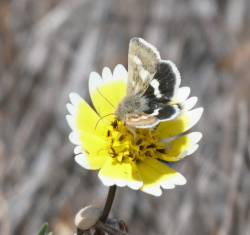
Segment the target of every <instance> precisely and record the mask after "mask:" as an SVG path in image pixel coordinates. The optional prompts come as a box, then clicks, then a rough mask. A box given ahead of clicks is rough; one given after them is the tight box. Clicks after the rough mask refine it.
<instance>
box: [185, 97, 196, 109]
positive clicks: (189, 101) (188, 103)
mask: <svg viewBox="0 0 250 235" xmlns="http://www.w3.org/2000/svg"><path fill="white" fill-rule="evenodd" d="M197 101H198V98H197V97H196V96H193V97H190V98H189V99H187V100H186V101H185V102H184V103H183V104H182V105H183V108H184V110H186V111H189V110H191V109H192V108H193V107H194V106H195V105H196V103H197Z"/></svg>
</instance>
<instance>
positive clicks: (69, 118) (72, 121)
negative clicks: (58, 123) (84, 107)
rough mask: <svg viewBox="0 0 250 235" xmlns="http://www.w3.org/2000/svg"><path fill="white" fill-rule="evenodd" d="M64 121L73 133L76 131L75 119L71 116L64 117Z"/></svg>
mask: <svg viewBox="0 0 250 235" xmlns="http://www.w3.org/2000/svg"><path fill="white" fill-rule="evenodd" d="M66 119H67V121H68V124H69V126H70V127H71V129H72V130H73V131H75V130H77V126H76V119H75V117H73V116H71V115H67V116H66Z"/></svg>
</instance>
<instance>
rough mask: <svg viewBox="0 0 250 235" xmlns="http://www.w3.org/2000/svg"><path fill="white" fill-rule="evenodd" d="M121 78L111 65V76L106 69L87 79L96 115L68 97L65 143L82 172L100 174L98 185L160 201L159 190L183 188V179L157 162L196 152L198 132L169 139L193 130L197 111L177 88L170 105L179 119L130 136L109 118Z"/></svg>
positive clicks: (76, 97)
mask: <svg viewBox="0 0 250 235" xmlns="http://www.w3.org/2000/svg"><path fill="white" fill-rule="evenodd" d="M127 76H128V73H127V71H126V69H125V68H124V67H123V66H122V65H117V66H116V68H115V69H114V72H113V75H112V73H111V70H110V69H109V68H104V69H103V71H102V77H101V76H100V75H99V74H98V73H96V72H92V73H91V74H90V78H89V92H90V96H91V99H92V102H93V105H94V107H95V109H96V112H95V111H94V110H93V109H92V108H91V107H90V106H89V105H88V104H87V102H86V101H85V100H83V99H82V98H81V97H80V96H79V95H78V94H76V93H71V94H70V100H71V102H72V104H67V108H68V110H69V113H70V114H71V115H67V121H68V123H69V125H70V127H71V128H72V130H73V132H72V133H71V134H70V136H69V139H70V141H71V142H72V143H73V144H76V145H77V146H76V147H75V149H74V153H75V154H76V156H75V160H76V162H77V163H78V164H80V165H81V166H82V167H84V168H86V169H91V170H98V169H100V171H99V174H98V176H99V178H100V179H101V181H102V182H103V184H104V185H106V186H111V185H115V184H116V185H117V186H119V187H123V186H128V187H130V188H132V189H135V190H137V189H141V190H142V191H144V192H146V193H149V194H153V195H155V196H160V195H161V194H162V191H161V187H162V188H164V189H171V188H174V187H175V185H183V184H185V183H186V179H185V178H184V176H182V175H181V174H180V173H178V172H177V171H175V170H174V169H172V168H170V167H169V166H167V165H166V164H164V163H163V162H175V161H179V160H181V159H183V158H184V157H185V156H187V155H190V154H191V153H193V152H194V151H195V150H196V149H197V148H198V145H197V142H198V141H199V140H200V139H201V137H202V134H201V133H199V132H193V133H190V134H186V135H183V136H181V137H178V138H172V137H175V136H177V135H179V134H181V133H183V132H185V131H187V130H188V129H190V128H191V127H192V126H193V125H195V124H196V123H197V121H198V120H199V119H200V117H201V114H202V111H203V109H202V108H197V109H194V110H191V109H192V108H193V106H194V105H195V104H196V102H197V98H196V97H191V98H189V99H187V98H188V96H189V93H190V88H189V87H182V88H179V89H178V92H177V96H176V101H177V102H178V103H181V104H182V107H183V111H182V113H181V115H180V116H179V117H178V118H176V119H174V120H170V121H166V122H161V123H160V124H159V126H158V127H157V128H156V130H155V131H151V130H149V129H137V130H136V135H135V137H134V135H133V134H132V133H131V132H130V131H129V130H128V129H127V128H126V126H124V125H123V122H122V121H118V120H115V118H114V115H113V113H114V107H116V106H117V105H118V103H119V101H120V100H121V99H122V98H123V97H124V96H125V93H126V84H127ZM108 114H111V115H108ZM105 115H108V116H106V117H104V116H105ZM101 117H104V118H102V119H100V118H101ZM163 139H168V140H169V141H167V142H166V141H165V142H163V141H162V140H163Z"/></svg>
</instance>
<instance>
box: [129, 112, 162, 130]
mask: <svg viewBox="0 0 250 235" xmlns="http://www.w3.org/2000/svg"><path fill="white" fill-rule="evenodd" d="M126 124H127V125H128V126H131V127H136V128H151V127H154V126H156V125H157V124H159V120H158V119H157V118H155V117H153V116H151V115H149V114H146V113H142V114H139V115H138V114H130V113H129V114H127V115H126Z"/></svg>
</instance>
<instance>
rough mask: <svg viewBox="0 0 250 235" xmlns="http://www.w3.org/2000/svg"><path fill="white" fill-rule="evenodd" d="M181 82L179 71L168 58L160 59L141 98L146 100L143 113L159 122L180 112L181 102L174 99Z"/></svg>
mask: <svg viewBox="0 0 250 235" xmlns="http://www.w3.org/2000/svg"><path fill="white" fill-rule="evenodd" d="M180 83H181V77H180V73H179V71H178V69H177V67H176V66H175V64H174V63H173V62H172V61H170V60H165V61H164V60H162V61H160V62H159V63H158V65H157V72H156V73H155V75H154V77H153V79H152V81H151V82H150V84H149V86H148V88H147V89H146V91H145V92H144V94H143V98H144V99H146V100H148V105H147V107H146V109H145V110H144V112H145V113H147V114H149V115H150V116H153V117H155V118H157V119H158V120H159V121H160V122H163V121H167V120H171V119H174V118H176V117H177V116H178V115H179V114H180V112H181V104H178V102H177V101H176V100H175V96H176V94H177V90H178V88H179V86H180Z"/></svg>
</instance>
